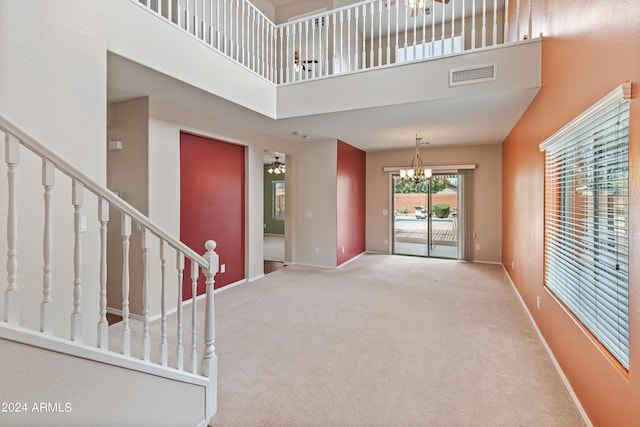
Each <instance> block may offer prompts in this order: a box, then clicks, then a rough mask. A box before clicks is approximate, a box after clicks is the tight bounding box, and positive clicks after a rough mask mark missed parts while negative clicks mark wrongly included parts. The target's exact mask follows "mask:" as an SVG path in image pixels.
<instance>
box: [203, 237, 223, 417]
mask: <svg viewBox="0 0 640 427" xmlns="http://www.w3.org/2000/svg"><path fill="white" fill-rule="evenodd" d="M205 248H206V249H207V252H206V253H205V254H204V258H205V259H206V260H207V261H208V262H209V267H208V268H206V269H203V270H204V275H205V284H206V290H207V294H206V308H205V318H204V356H203V358H202V364H201V366H200V374H201V375H202V376H205V377H207V378H209V385H208V386H207V392H206V393H207V398H206V401H207V407H206V417H207V419H209V418H211V417H213V416H214V415H215V413H216V412H217V406H218V402H217V396H218V357H217V356H216V351H215V345H214V343H215V332H216V327H215V310H214V299H213V285H214V283H215V279H214V277H215V275H216V273H217V272H218V265H219V261H220V258H219V257H218V254H217V253H216V252H215V249H216V242H215V241H213V240H208V241H207V243H206V244H205Z"/></svg>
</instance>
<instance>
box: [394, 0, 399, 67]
mask: <svg viewBox="0 0 640 427" xmlns="http://www.w3.org/2000/svg"><path fill="white" fill-rule="evenodd" d="M399 5H400V1H399V0H398V1H397V2H396V50H395V55H396V60H395V62H396V63H397V62H398V47H399V45H398V29H399V27H400V13H399V12H400V7H399Z"/></svg>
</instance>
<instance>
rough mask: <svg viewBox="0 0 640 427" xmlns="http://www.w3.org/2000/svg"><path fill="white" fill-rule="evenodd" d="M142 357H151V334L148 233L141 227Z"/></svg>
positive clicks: (146, 358) (144, 358) (147, 358)
mask: <svg viewBox="0 0 640 427" xmlns="http://www.w3.org/2000/svg"><path fill="white" fill-rule="evenodd" d="M141 234H142V236H141V237H142V239H141V240H142V242H141V247H142V359H143V360H144V361H146V362H148V361H149V359H150V358H151V336H150V335H149V234H148V231H147V229H146V228H143V229H142V232H141Z"/></svg>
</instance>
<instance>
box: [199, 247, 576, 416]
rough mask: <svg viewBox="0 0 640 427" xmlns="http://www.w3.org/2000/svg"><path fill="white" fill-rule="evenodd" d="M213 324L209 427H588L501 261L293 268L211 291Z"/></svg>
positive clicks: (388, 259)
mask: <svg viewBox="0 0 640 427" xmlns="http://www.w3.org/2000/svg"><path fill="white" fill-rule="evenodd" d="M199 304H200V303H199ZM201 317H202V316H201ZM216 329H217V338H216V352H217V355H218V361H219V397H218V413H217V415H216V416H215V417H214V418H213V419H212V421H211V423H210V425H211V426H216V427H218V426H581V425H584V423H583V421H582V419H581V417H580V415H579V413H578V411H577V409H576V407H575V405H574V403H573V402H572V400H571V398H570V397H569V394H568V392H567V390H566V389H565V387H564V385H563V384H562V382H561V380H560V378H559V376H558V374H557V372H556V371H555V369H554V367H553V365H552V362H551V360H550V359H549V357H548V355H547V354H546V352H545V350H544V348H543V345H542V343H541V342H540V340H539V339H538V337H537V335H536V333H535V331H534V329H533V327H532V325H531V324H530V322H529V320H528V318H527V316H526V313H525V312H524V309H523V308H522V306H521V305H520V303H519V301H518V299H517V296H516V295H515V293H514V291H513V290H512V288H511V286H510V284H509V282H508V280H507V278H506V276H505V273H504V271H503V270H502V268H501V267H500V266H496V265H483V264H471V263H461V262H457V261H450V260H437V259H424V258H414V257H402V256H387V255H365V256H363V257H360V258H359V259H357V260H355V261H354V262H352V263H350V264H348V265H347V266H345V267H343V268H341V269H338V270H320V269H312V268H304V267H298V266H289V267H287V268H285V269H282V270H279V271H276V272H274V273H271V274H269V275H267V276H265V277H264V278H263V279H260V280H258V281H255V282H252V283H248V284H245V285H242V286H238V287H235V288H232V289H229V290H227V291H224V292H221V293H219V294H217V295H216Z"/></svg>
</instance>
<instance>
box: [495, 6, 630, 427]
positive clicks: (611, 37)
mask: <svg viewBox="0 0 640 427" xmlns="http://www.w3.org/2000/svg"><path fill="white" fill-rule="evenodd" d="M512 3H515V2H512ZM512 6H513V4H512ZM514 12H515V11H513V12H512V11H510V13H509V16H512V17H513V16H515V13H514ZM522 24H523V25H524V24H525V22H524V21H523V22H522ZM514 27H515V25H514V23H513V22H511V23H510V28H514ZM539 33H543V35H544V37H545V38H544V41H543V45H542V55H543V61H542V67H543V69H542V88H541V90H540V92H539V93H538V96H537V97H536V98H535V100H534V101H533V103H532V104H531V106H530V107H529V108H528V110H527V111H526V113H525V114H524V115H523V117H522V118H521V120H520V121H519V123H518V124H517V125H516V126H515V128H514V129H513V131H512V132H511V134H510V135H509V137H508V138H507V139H506V141H505V142H504V144H503V172H502V173H503V181H502V183H503V184H502V188H503V233H502V236H503V240H502V251H503V263H504V265H505V267H506V268H507V270H508V272H509V274H510V276H511V278H512V279H513V281H514V283H515V284H516V287H517V289H518V291H519V292H520V294H521V295H522V297H523V299H524V301H525V303H526V305H527V307H528V309H529V311H530V312H531V314H532V315H533V317H534V319H535V321H536V323H537V325H538V327H539V328H540V330H541V331H542V334H543V335H544V338H545V340H546V341H547V343H548V344H549V346H550V347H551V349H552V351H553V353H554V355H555V357H556V359H557V360H558V362H559V364H560V365H561V367H562V369H563V371H564V373H565V375H566V376H567V378H568V380H569V382H570V383H571V386H572V388H573V390H574V391H575V393H576V395H577V397H578V399H579V400H580V402H581V404H582V406H583V408H584V410H585V412H586V413H587V415H588V416H589V418H590V420H591V421H592V422H593V424H594V425H596V426H639V425H640V250H639V249H638V248H639V245H640V214H639V209H640V100H639V99H638V94H639V93H640V91H639V89H640V1H637V0H630V1H613V0H608V1H606V0H597V1H596V0H541V1H535V2H534V17H533V34H539ZM625 81H631V82H632V84H633V91H632V101H631V112H630V115H631V120H630V141H629V143H630V152H631V153H630V159H629V160H630V164H629V165H630V169H631V172H630V181H631V182H630V189H629V191H630V203H631V205H630V209H629V210H630V228H631V232H630V252H631V253H630V263H629V264H630V281H629V287H630V301H629V306H630V329H631V337H630V347H631V348H630V366H631V369H630V371H629V372H628V373H627V372H624V370H623V369H620V368H619V367H618V366H617V365H616V364H615V363H614V362H612V361H611V360H610V359H609V357H607V355H606V354H605V352H603V351H602V350H600V349H599V347H598V346H597V345H596V344H595V343H594V342H593V341H592V339H591V338H589V337H588V336H587V335H586V334H585V333H584V332H582V331H581V329H580V327H578V325H577V324H576V323H575V322H574V321H573V320H571V318H570V317H569V316H568V315H567V313H566V312H565V311H564V310H563V308H562V307H561V306H560V305H559V304H558V303H557V302H556V301H555V300H554V299H553V298H552V296H551V295H550V294H549V293H548V292H547V291H546V290H545V288H544V287H543V284H544V283H543V249H544V246H543V236H544V227H543V220H544V216H543V201H544V194H543V187H544V182H543V174H544V156H543V154H542V153H540V151H539V149H538V144H539V143H540V142H541V141H543V140H544V139H545V138H547V137H548V136H550V135H551V134H552V133H554V132H555V131H556V130H558V129H559V128H560V127H562V126H563V125H564V124H566V123H567V122H568V121H570V120H571V119H573V118H574V117H575V116H577V115H578V114H579V113H580V112H582V111H583V110H585V109H586V108H588V107H589V106H591V105H592V104H593V103H595V102H596V101H597V100H599V99H600V98H602V97H603V96H604V95H606V94H607V93H609V92H610V91H611V90H612V89H614V88H615V87H616V86H618V85H619V84H621V83H622V82H625ZM537 297H540V308H539V309H537V308H536V298H537Z"/></svg>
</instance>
